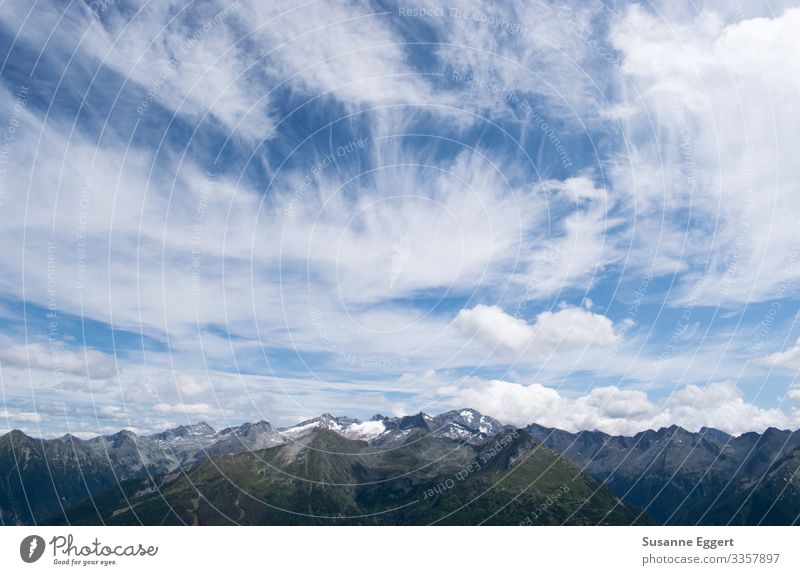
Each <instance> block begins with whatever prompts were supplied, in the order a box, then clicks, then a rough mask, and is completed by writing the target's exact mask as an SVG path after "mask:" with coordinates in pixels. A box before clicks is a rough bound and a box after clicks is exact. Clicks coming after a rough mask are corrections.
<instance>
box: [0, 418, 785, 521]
mask: <svg viewBox="0 0 800 575" xmlns="http://www.w3.org/2000/svg"><path fill="white" fill-rule="evenodd" d="M798 469H800V433H798V432H790V431H780V430H776V429H768V430H766V431H765V432H764V433H763V434H758V433H745V434H743V435H740V436H738V437H732V436H729V435H727V434H725V433H724V432H721V431H718V430H714V429H701V430H700V431H699V432H697V433H692V432H689V431H686V430H685V429H682V428H680V427H677V426H673V427H670V428H664V429H660V430H657V431H655V430H648V431H644V432H641V433H638V434H636V435H634V436H631V437H625V436H610V435H607V434H605V433H601V432H599V431H583V432H579V433H570V432H567V431H563V430H559V429H552V428H547V427H542V426H540V425H536V424H531V425H528V426H527V427H525V428H516V427H513V426H509V425H503V424H502V423H500V422H499V421H497V420H495V419H493V418H491V417H489V416H486V415H482V414H480V413H479V412H477V411H475V410H473V409H461V410H454V411H449V412H446V413H443V414H440V415H437V416H430V415H428V414H425V413H419V414H416V415H410V416H402V417H384V416H381V415H376V416H374V417H373V418H372V419H370V420H368V421H360V420H358V419H352V418H348V417H334V416H332V415H330V414H323V415H321V416H320V417H316V418H313V419H309V420H306V421H303V422H301V423H298V424H297V425H294V426H290V427H285V428H277V427H275V426H273V425H271V424H270V423H268V422H266V421H259V422H257V423H245V424H243V425H240V426H237V427H230V428H227V429H223V430H221V431H215V430H214V429H213V428H211V427H210V426H209V425H207V424H205V423H198V424H194V425H185V426H180V427H177V428H174V429H170V430H167V431H163V432H160V433H156V434H153V435H144V436H139V435H136V434H134V433H132V432H130V431H127V430H123V431H120V432H118V433H116V434H113V435H107V436H100V437H96V438H92V439H86V440H83V439H79V438H77V437H75V436H72V435H65V436H63V437H60V438H57V439H35V438H32V437H29V436H28V435H25V434H24V433H22V432H21V431H17V430H14V431H11V432H9V433H7V434H5V435H3V436H0V472H1V473H0V520H1V521H2V523H3V524H4V525H32V524H52V525H62V524H88V525H101V524H120V525H131V524H134V525H135V524H151V525H152V524H156V525H184V524H189V525H191V524H194V525H218V524H258V525H269V524H272V525H290V524H314V525H318V524H319V525H328V524H387V525H405V524H413V525H418V524H466V525H475V524H501V525H510V524H511V525H517V524H525V525H528V524H531V525H536V524H545V525H547V524H550V525H560V524H567V525H597V524H608V525H632V524H664V525H694V524H707V525H724V524H741V525H756V524H778V525H788V524H797V523H799V522H800V519H798V515H799V514H800V476H799V475H798Z"/></svg>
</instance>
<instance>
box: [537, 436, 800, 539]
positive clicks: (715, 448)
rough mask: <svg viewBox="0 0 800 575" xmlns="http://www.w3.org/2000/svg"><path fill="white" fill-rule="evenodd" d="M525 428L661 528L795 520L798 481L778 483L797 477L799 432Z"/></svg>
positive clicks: (799, 446)
mask: <svg viewBox="0 0 800 575" xmlns="http://www.w3.org/2000/svg"><path fill="white" fill-rule="evenodd" d="M526 429H527V430H528V432H529V433H530V434H531V435H532V436H533V437H535V438H537V439H538V440H539V441H542V442H543V443H544V444H545V445H547V446H548V447H550V448H551V449H553V450H555V451H557V452H559V453H562V454H563V455H565V456H566V457H568V458H569V459H571V460H572V461H574V462H575V463H576V464H577V465H578V466H579V467H580V468H581V469H582V470H583V471H585V472H586V473H588V474H589V475H591V476H592V477H594V478H595V479H598V480H600V481H603V482H604V483H605V484H606V485H607V486H608V487H609V489H611V491H613V492H614V493H615V494H616V495H617V496H618V497H620V498H622V499H624V500H625V501H627V502H629V503H631V504H633V505H636V506H638V507H641V508H643V509H645V510H646V511H647V512H648V513H650V514H651V515H652V516H653V517H655V518H656V519H657V520H658V521H659V522H660V523H663V524H666V525H693V524H704V525H726V524H728V523H741V524H756V523H758V522H759V521H760V520H761V518H762V517H765V518H766V517H768V518H769V519H768V521H770V522H777V523H778V524H786V522H788V523H789V524H792V523H796V522H797V517H796V515H797V513H798V512H800V507H798V505H797V502H795V500H794V497H795V493H796V483H793V482H792V481H788V482H787V481H783V479H781V480H780V481H778V480H777V479H776V478H777V477H780V478H784V477H789V478H791V477H794V478H796V476H797V471H798V464H800V461H799V460H798V459H797V458H796V456H795V455H792V454H795V453H796V450H797V449H798V448H800V433H798V432H790V431H781V430H777V429H772V428H770V429H767V430H766V431H765V432H764V433H763V434H758V433H745V434H743V435H741V436H739V437H735V438H734V437H731V436H729V435H727V434H724V433H722V432H719V431H716V430H711V429H704V430H702V432H699V433H691V432H689V431H687V430H685V429H683V428H681V427H678V426H672V427H669V428H663V429H660V430H658V431H653V430H648V431H644V432H641V433H638V434H636V435H634V436H633V437H621V436H619V437H614V436H609V435H607V434H604V433H601V432H598V431H584V432H580V433H569V432H566V431H562V430H557V429H550V428H546V427H541V426H538V425H529V426H528V427H527V428H526ZM776 466H777V467H776ZM778 468H780V471H778ZM781 481H783V483H781ZM780 485H782V486H784V487H786V489H785V490H783V487H781V489H778V487H779V486H780ZM778 495H780V496H781V498H782V501H783V502H784V504H782V505H781V506H780V507H781V508H784V507H785V504H792V505H793V507H789V508H788V509H791V510H793V511H788V512H787V513H784V514H781V512H780V511H779V510H778V509H777V507H778V506H777V505H775V506H773V503H774V502H775V501H776V497H778ZM740 507H741V508H740Z"/></svg>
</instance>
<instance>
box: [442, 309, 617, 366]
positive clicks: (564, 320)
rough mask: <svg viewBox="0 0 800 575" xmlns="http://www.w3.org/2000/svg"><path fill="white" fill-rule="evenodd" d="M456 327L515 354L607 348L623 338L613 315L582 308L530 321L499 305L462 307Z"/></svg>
mask: <svg viewBox="0 0 800 575" xmlns="http://www.w3.org/2000/svg"><path fill="white" fill-rule="evenodd" d="M455 326H456V328H457V329H459V330H460V331H461V332H462V334H464V335H465V336H466V337H477V338H479V339H480V340H482V341H483V342H484V343H485V344H487V345H489V346H490V347H493V348H500V350H506V351H510V352H513V353H520V352H522V351H525V350H527V349H531V348H532V350H533V351H534V352H535V353H537V354H547V353H550V352H551V351H553V350H555V349H562V350H566V349H570V350H574V349H576V348H582V347H583V348H588V347H605V346H610V345H613V344H615V343H617V342H618V341H619V340H620V336H619V335H618V334H617V333H615V331H614V323H613V322H612V321H611V320H610V319H609V318H607V317H605V316H603V315H600V314H596V313H593V312H591V311H589V310H587V309H583V308H578V307H564V308H562V309H560V310H558V311H556V312H552V311H545V312H542V313H540V314H538V315H537V316H536V319H535V321H534V322H533V323H532V324H530V323H527V322H526V321H524V320H522V319H519V318H516V317H513V316H511V315H509V314H507V313H505V312H504V311H503V310H502V309H501V308H500V307H498V306H494V305H493V306H487V305H483V304H479V305H477V306H475V307H474V308H472V309H462V310H461V311H460V312H459V313H458V316H457V317H456V319H455Z"/></svg>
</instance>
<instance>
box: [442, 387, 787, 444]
mask: <svg viewBox="0 0 800 575" xmlns="http://www.w3.org/2000/svg"><path fill="white" fill-rule="evenodd" d="M463 383H464V385H463V386H461V387H459V386H445V387H443V388H441V389H440V391H441V392H442V393H444V394H445V395H447V396H449V397H451V398H452V401H451V404H452V405H454V406H455V405H457V406H470V407H474V408H475V409H477V410H479V411H481V412H483V413H486V414H488V415H491V416H493V417H496V418H497V419H499V420H500V421H503V422H507V423H511V424H514V425H519V426H523V425H527V424H530V423H538V424H540V425H544V426H548V427H556V428H559V429H565V430H567V431H580V430H584V429H589V430H591V429H598V430H600V431H604V432H606V433H609V434H612V435H617V434H619V435H631V434H634V433H637V432H639V431H642V430H645V429H659V428H661V427H668V426H670V425H673V424H676V425H680V426H681V427H684V428H685V429H688V430H689V431H698V430H699V429H700V428H701V427H704V426H706V427H714V428H717V429H721V430H722V431H726V432H728V433H731V434H740V433H744V432H746V431H763V430H764V429H766V428H767V427H770V426H772V427H778V428H782V429H786V428H791V429H794V428H797V427H798V425H800V410H794V411H793V413H792V415H787V414H786V413H784V412H783V411H782V410H780V409H777V408H772V409H765V408H762V407H759V406H757V405H755V404H753V403H749V402H747V401H745V399H744V398H743V396H742V392H741V390H740V389H739V388H738V387H736V386H735V385H732V384H729V383H710V384H708V385H705V386H702V387H700V386H695V385H688V386H685V387H682V388H680V389H678V390H676V391H675V392H674V393H673V394H672V395H671V396H669V397H668V398H667V399H666V400H664V401H663V402H661V403H658V402H655V401H653V400H651V399H649V398H648V396H647V394H646V393H645V392H643V391H640V390H635V389H623V388H620V387H617V386H608V387H598V388H594V389H592V390H591V391H589V392H588V393H586V394H584V395H579V396H571V395H567V394H566V393H563V392H560V391H559V390H557V389H554V388H552V387H545V386H543V385H540V384H537V383H533V384H530V385H522V384H519V383H511V382H508V381H501V380H492V381H477V380H471V381H466V382H463Z"/></svg>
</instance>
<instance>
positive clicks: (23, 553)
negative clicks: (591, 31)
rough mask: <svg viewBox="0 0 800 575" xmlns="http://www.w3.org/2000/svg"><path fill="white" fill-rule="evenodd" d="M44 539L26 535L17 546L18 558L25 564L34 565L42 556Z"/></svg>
mask: <svg viewBox="0 0 800 575" xmlns="http://www.w3.org/2000/svg"><path fill="white" fill-rule="evenodd" d="M44 548H45V544H44V539H42V538H41V537H39V536H38V535H28V536H27V537H26V538H25V539H23V540H22V543H20V544H19V556H20V557H22V560H23V561H25V563H36V562H37V561H38V560H39V559H40V558H41V556H42V555H43V554H44Z"/></svg>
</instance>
